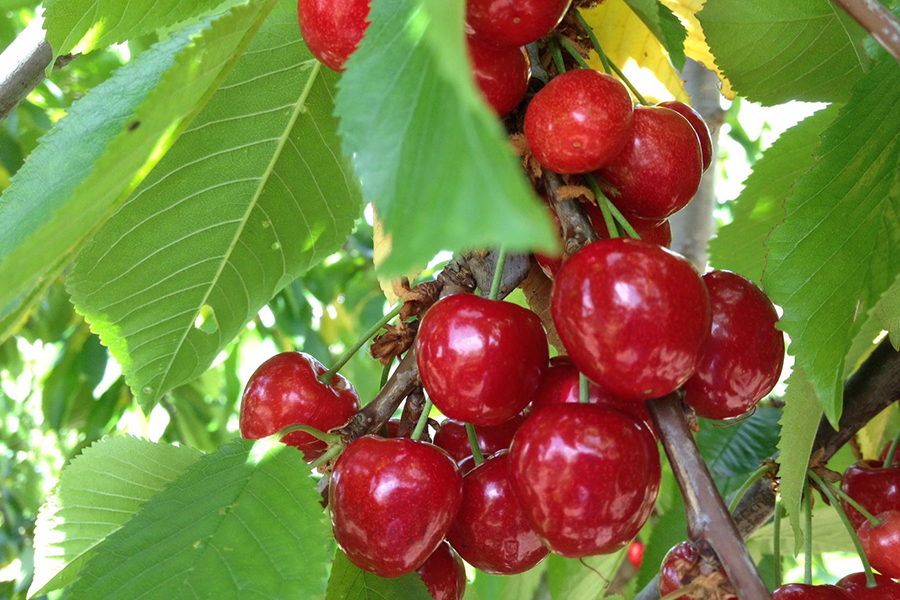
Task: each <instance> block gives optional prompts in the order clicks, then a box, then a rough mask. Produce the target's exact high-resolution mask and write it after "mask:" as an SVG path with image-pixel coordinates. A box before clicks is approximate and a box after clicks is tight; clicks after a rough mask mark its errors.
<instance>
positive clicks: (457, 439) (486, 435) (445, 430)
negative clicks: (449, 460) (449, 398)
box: [434, 415, 525, 463]
mask: <svg viewBox="0 0 900 600" xmlns="http://www.w3.org/2000/svg"><path fill="white" fill-rule="evenodd" d="M524 422H525V415H517V416H515V417H513V418H512V419H510V420H509V421H506V422H505V423H500V424H499V425H494V426H493V427H476V428H475V439H477V440H478V447H479V448H480V449H481V453H482V454H484V455H485V456H490V455H491V454H494V453H495V452H499V451H500V450H506V449H507V448H509V445H510V444H511V443H512V440H513V436H514V435H516V431H518V430H519V426H520V425H522V423H524ZM434 445H435V446H438V447H440V448H443V449H444V450H446V451H447V454H449V455H450V456H452V457H453V460H455V461H456V462H457V463H459V462H462V461H463V460H464V459H466V458H467V457H469V456H472V446H470V445H469V434H468V433H467V432H466V424H465V423H460V422H459V421H454V420H453V419H447V420H445V421H444V422H443V423H441V428H440V430H439V431H438V432H437V433H436V434H434Z"/></svg>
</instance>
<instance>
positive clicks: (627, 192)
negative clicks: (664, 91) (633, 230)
mask: <svg viewBox="0 0 900 600" xmlns="http://www.w3.org/2000/svg"><path fill="white" fill-rule="evenodd" d="M600 174H601V175H602V176H603V178H604V179H605V180H606V181H608V182H609V183H610V184H612V185H613V186H614V187H615V188H616V190H615V191H614V192H613V193H612V194H611V195H610V198H611V199H612V201H613V203H615V205H616V206H617V207H618V208H619V209H621V210H622V211H624V212H627V213H629V214H631V215H633V216H635V217H640V218H642V219H665V218H667V217H670V216H671V215H673V214H675V213H677V212H678V211H679V210H681V209H682V208H684V207H685V206H687V205H688V202H690V201H691V198H693V197H694V194H696V193H697V189H698V188H699V187H700V177H701V176H702V174H703V160H702V158H701V156H700V141H699V139H698V138H697V133H696V132H695V131H694V128H693V127H691V124H690V123H688V121H687V119H685V118H684V117H682V116H681V115H679V114H678V113H677V112H675V111H674V110H670V109H668V108H660V107H657V106H638V107H637V108H635V109H634V124H633V125H632V127H631V135H630V136H629V138H628V141H627V142H626V144H625V148H624V150H622V153H621V154H619V156H618V157H617V158H616V159H615V160H614V161H613V162H612V163H610V164H609V166H607V167H605V168H604V169H602V170H601V171H600Z"/></svg>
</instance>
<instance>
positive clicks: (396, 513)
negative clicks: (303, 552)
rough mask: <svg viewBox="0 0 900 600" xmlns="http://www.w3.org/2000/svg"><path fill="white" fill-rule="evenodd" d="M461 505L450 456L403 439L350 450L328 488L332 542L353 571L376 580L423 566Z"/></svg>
mask: <svg viewBox="0 0 900 600" xmlns="http://www.w3.org/2000/svg"><path fill="white" fill-rule="evenodd" d="M461 502H462V475H461V474H460V472H459V469H458V468H457V467H456V463H455V462H453V459H452V458H450V455H449V454H447V453H446V452H444V451H443V450H441V449H440V448H438V447H437V446H434V445H432V444H427V443H424V442H415V441H413V440H410V439H405V438H401V439H393V440H391V439H383V438H380V437H376V436H372V435H367V436H365V437H362V438H360V439H359V440H357V441H355V442H353V443H352V444H350V446H348V447H347V449H346V450H345V451H344V453H343V454H342V455H341V456H340V458H338V461H337V464H336V465H335V467H334V472H333V473H332V475H331V484H330V486H329V488H328V504H329V506H330V507H331V526H332V528H333V529H334V539H335V540H337V543H338V545H339V546H340V547H341V550H343V551H344V553H345V554H346V555H347V557H348V558H349V559H350V561H351V562H352V563H353V564H355V565H356V566H357V567H359V568H360V569H364V570H366V571H369V572H371V573H375V574H376V575H378V576H379V577H399V576H400V575H404V574H406V573H410V572H412V571H414V570H415V569H417V568H419V567H420V566H422V564H423V563H424V562H425V560H426V559H427V558H428V557H429V556H430V555H431V553H432V552H434V551H435V549H437V547H438V545H439V544H440V543H441V540H442V539H444V536H445V535H446V534H447V530H448V529H450V524H451V523H452V522H453V519H454V518H455V517H456V513H457V512H458V511H459V506H460V503H461Z"/></svg>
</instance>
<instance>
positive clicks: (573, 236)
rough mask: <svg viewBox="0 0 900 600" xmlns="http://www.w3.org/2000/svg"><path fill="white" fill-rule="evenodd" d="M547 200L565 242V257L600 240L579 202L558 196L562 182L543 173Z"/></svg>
mask: <svg viewBox="0 0 900 600" xmlns="http://www.w3.org/2000/svg"><path fill="white" fill-rule="evenodd" d="M542 179H543V183H544V190H545V191H546V192H547V198H549V199H550V203H551V204H552V205H553V210H555V211H556V216H558V217H559V224H560V226H561V227H562V236H563V240H564V241H565V251H566V256H572V255H573V254H575V253H576V252H577V251H578V250H579V248H581V247H582V246H584V245H586V244H590V243H591V242H596V241H597V240H599V239H600V237H599V236H598V235H597V232H596V231H594V227H593V226H592V225H591V221H590V220H589V219H588V217H587V214H585V212H584V208H583V207H582V206H581V202H580V201H579V200H577V199H569V200H562V199H560V196H559V188H560V187H561V186H562V185H563V181H562V179H561V178H560V176H559V175H557V174H556V173H551V172H550V171H544V175H543V177H542Z"/></svg>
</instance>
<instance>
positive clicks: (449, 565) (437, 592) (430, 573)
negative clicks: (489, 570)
mask: <svg viewBox="0 0 900 600" xmlns="http://www.w3.org/2000/svg"><path fill="white" fill-rule="evenodd" d="M416 572H417V573H418V574H419V577H421V578H422V581H423V582H424V583H425V587H427V588H428V592H429V593H430V594H431V597H432V598H434V600H462V597H463V596H464V595H465V593H466V569H465V567H463V564H462V561H461V560H460V559H459V556H458V555H457V554H456V552H454V551H453V548H451V547H450V544H448V543H447V542H441V545H440V546H438V547H437V550H435V551H434V552H433V553H432V554H431V556H429V557H428V560H426V561H425V564H423V565H422V566H421V567H419V568H418V569H416Z"/></svg>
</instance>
